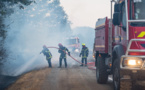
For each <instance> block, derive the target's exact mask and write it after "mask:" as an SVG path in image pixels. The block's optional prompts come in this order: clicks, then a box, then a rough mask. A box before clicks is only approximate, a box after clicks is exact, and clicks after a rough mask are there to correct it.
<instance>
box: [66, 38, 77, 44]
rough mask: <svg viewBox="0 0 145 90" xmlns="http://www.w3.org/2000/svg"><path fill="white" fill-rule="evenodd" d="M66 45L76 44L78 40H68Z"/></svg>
mask: <svg viewBox="0 0 145 90" xmlns="http://www.w3.org/2000/svg"><path fill="white" fill-rule="evenodd" d="M66 43H67V44H68V45H72V44H76V39H68V40H66Z"/></svg>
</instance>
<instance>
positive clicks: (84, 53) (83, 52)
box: [80, 47, 89, 58]
mask: <svg viewBox="0 0 145 90" xmlns="http://www.w3.org/2000/svg"><path fill="white" fill-rule="evenodd" d="M80 55H82V58H87V57H88V55H89V49H88V48H87V47H83V48H82V50H81V53H80Z"/></svg>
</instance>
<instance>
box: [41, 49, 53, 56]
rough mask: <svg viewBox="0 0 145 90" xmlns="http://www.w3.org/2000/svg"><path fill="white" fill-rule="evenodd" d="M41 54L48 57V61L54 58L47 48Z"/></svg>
mask: <svg viewBox="0 0 145 90" xmlns="http://www.w3.org/2000/svg"><path fill="white" fill-rule="evenodd" d="M41 52H42V53H43V54H44V55H45V56H46V59H50V58H52V54H51V52H50V51H49V50H48V49H47V48H45V49H43V50H42V51H41Z"/></svg>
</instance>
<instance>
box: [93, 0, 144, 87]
mask: <svg viewBox="0 0 145 90" xmlns="http://www.w3.org/2000/svg"><path fill="white" fill-rule="evenodd" d="M113 6H114V12H113V10H112V7H113ZM112 12H113V13H112ZM93 52H94V56H95V59H96V60H95V61H96V63H95V65H96V67H97V69H96V78H97V82H98V83H100V84H105V83H107V80H108V75H113V85H114V90H132V89H133V88H134V86H135V85H136V84H137V83H138V82H142V81H145V0H112V1H111V19H109V18H107V17H105V18H101V19H98V21H97V22H96V27H95V40H94V49H93Z"/></svg>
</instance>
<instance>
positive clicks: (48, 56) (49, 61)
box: [40, 45, 52, 68]
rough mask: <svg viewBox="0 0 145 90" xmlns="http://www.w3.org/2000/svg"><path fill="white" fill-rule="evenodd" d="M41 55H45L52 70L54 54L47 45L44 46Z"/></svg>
mask: <svg viewBox="0 0 145 90" xmlns="http://www.w3.org/2000/svg"><path fill="white" fill-rule="evenodd" d="M41 53H43V54H44V55H45V56H46V60H47V62H48V65H49V68H51V67H52V65H51V58H52V54H51V52H50V51H49V49H48V48H47V47H46V46H45V45H43V50H42V51H41V52H40V54H41Z"/></svg>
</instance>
